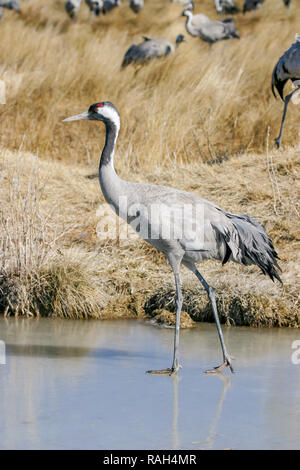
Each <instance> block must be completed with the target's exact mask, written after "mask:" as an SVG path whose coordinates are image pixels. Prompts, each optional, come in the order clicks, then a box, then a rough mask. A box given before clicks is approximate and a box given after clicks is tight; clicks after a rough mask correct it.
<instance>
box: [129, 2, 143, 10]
mask: <svg viewBox="0 0 300 470" xmlns="http://www.w3.org/2000/svg"><path fill="white" fill-rule="evenodd" d="M129 6H130V8H131V10H132V11H133V12H134V13H139V12H140V11H141V10H142V9H143V7H144V0H130V3H129Z"/></svg>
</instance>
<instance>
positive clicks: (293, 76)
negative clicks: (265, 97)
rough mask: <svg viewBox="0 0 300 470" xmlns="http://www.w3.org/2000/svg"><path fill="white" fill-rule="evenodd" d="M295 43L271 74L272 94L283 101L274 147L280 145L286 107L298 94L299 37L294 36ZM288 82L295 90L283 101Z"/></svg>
mask: <svg viewBox="0 0 300 470" xmlns="http://www.w3.org/2000/svg"><path fill="white" fill-rule="evenodd" d="M295 39H296V42H295V43H294V44H292V46H291V47H290V48H289V49H288V50H287V51H285V53H284V54H283V55H282V56H281V57H280V59H279V61H278V62H277V64H276V65H275V67H274V69H273V73H272V83H271V86H272V92H273V95H274V96H275V98H276V93H275V88H276V89H277V91H278V93H279V96H280V98H281V99H282V100H283V101H284V108H283V114H282V120H281V126H280V132H279V136H278V137H277V138H276V139H275V143H276V146H277V147H278V148H279V147H280V145H281V139H282V132H283V126H284V121H285V117H286V112H287V107H288V104H289V102H290V99H291V98H292V97H293V95H295V94H297V93H299V92H300V36H298V35H296V37H295ZM288 80H291V81H292V83H293V85H294V86H296V89H295V90H293V91H292V92H291V93H290V94H289V95H287V96H286V97H285V99H283V89H284V86H285V84H286V82H287V81H288Z"/></svg>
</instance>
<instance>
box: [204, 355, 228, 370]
mask: <svg viewBox="0 0 300 470" xmlns="http://www.w3.org/2000/svg"><path fill="white" fill-rule="evenodd" d="M225 367H229V368H230V370H231V372H232V373H234V369H233V365H232V362H231V359H230V358H226V359H225V361H224V362H223V364H221V365H220V366H217V367H214V368H213V369H208V370H206V371H205V373H206V374H216V373H218V372H221V371H222V370H223V369H225Z"/></svg>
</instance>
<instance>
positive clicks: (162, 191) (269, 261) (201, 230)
mask: <svg viewBox="0 0 300 470" xmlns="http://www.w3.org/2000/svg"><path fill="white" fill-rule="evenodd" d="M81 119H88V120H96V121H102V122H104V124H105V126H106V140H105V145H104V148H103V150H102V154H101V158H100V164H99V181H100V186H101V190H102V192H103V195H104V197H105V199H106V201H107V202H108V204H110V205H111V207H112V208H113V210H114V211H115V212H116V213H117V214H118V215H119V216H120V217H122V218H123V219H124V220H125V221H126V222H127V223H129V224H130V225H131V226H132V227H133V228H134V229H135V230H136V231H137V233H138V234H139V235H140V236H141V237H142V238H143V239H144V240H146V241H147V242H148V243H150V244H151V245H153V246H154V247H155V248H157V249H158V250H159V251H161V252H162V253H164V255H165V256H166V258H167V260H168V261H169V263H170V265H171V268H172V270H173V273H174V278H175V284H176V293H177V297H176V327H175V335H174V352H173V363H172V367H171V368H168V369H163V370H160V371H149V373H168V374H176V373H177V371H178V369H179V367H180V366H179V361H178V348H179V330H180V314H181V308H182V301H183V298H182V292H181V283H180V266H181V264H183V265H184V266H186V267H187V268H188V269H190V270H191V271H192V272H193V273H194V274H195V275H196V276H197V278H198V279H199V281H200V282H201V284H202V286H203V287H204V288H205V290H206V292H207V294H208V297H209V299H210V300H211V304H212V309H213V313H214V317H215V321H216V324H217V329H218V334H219V338H220V342H221V347H222V352H223V363H222V364H221V366H218V367H216V368H214V369H212V370H210V371H208V372H216V371H220V370H222V369H224V368H225V367H226V366H229V367H230V369H231V370H232V371H233V367H232V362H231V358H230V356H229V354H228V352H227V349H226V346H225V342H224V339H223V334H222V329H221V325H220V321H219V317H218V311H217V306H216V299H215V291H214V289H213V288H211V287H210V286H209V285H208V283H207V282H206V281H205V279H204V278H203V277H202V276H201V274H200V273H199V271H198V270H197V268H196V263H199V262H201V261H204V260H207V259H216V260H219V261H221V262H222V263H223V264H224V263H226V262H227V261H229V260H232V261H235V262H237V263H240V264H245V265H249V264H256V265H257V266H258V267H259V268H260V269H261V270H262V271H263V273H264V274H268V275H269V276H270V277H271V279H272V280H273V279H274V278H276V279H278V280H279V281H280V277H279V275H278V273H277V271H276V269H275V268H276V267H277V268H279V266H278V264H277V261H276V258H277V254H276V251H275V249H274V247H273V245H272V242H271V240H270V238H269V237H268V235H267V234H266V232H265V230H264V229H263V227H262V226H261V225H260V224H259V223H258V222H257V221H256V220H254V219H252V218H250V217H249V216H247V215H234V214H230V213H228V212H226V211H224V210H222V209H221V208H219V207H218V206H217V205H215V204H213V203H211V202H210V201H207V200H206V199H202V198H201V197H199V196H197V195H194V194H191V193H188V192H185V191H181V190H177V189H174V188H170V187H166V186H159V185H153V184H141V183H133V182H129V181H124V180H122V179H121V178H120V177H119V176H118V175H117V174H116V172H115V169H114V149H115V144H116V141H117V137H118V132H119V128H120V117H119V113H118V111H117V109H116V108H115V107H114V106H113V105H112V104H111V103H109V102H102V103H96V104H94V105H92V106H90V108H89V110H88V111H87V112H85V113H82V114H79V115H76V116H73V117H71V118H67V119H65V121H76V120H81Z"/></svg>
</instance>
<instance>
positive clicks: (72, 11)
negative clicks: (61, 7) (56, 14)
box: [65, 0, 81, 21]
mask: <svg viewBox="0 0 300 470" xmlns="http://www.w3.org/2000/svg"><path fill="white" fill-rule="evenodd" d="M80 4H81V0H68V1H67V2H65V10H66V12H67V13H68V15H69V17H70V18H71V20H73V21H75V20H76V17H77V15H78V12H79V8H80Z"/></svg>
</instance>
